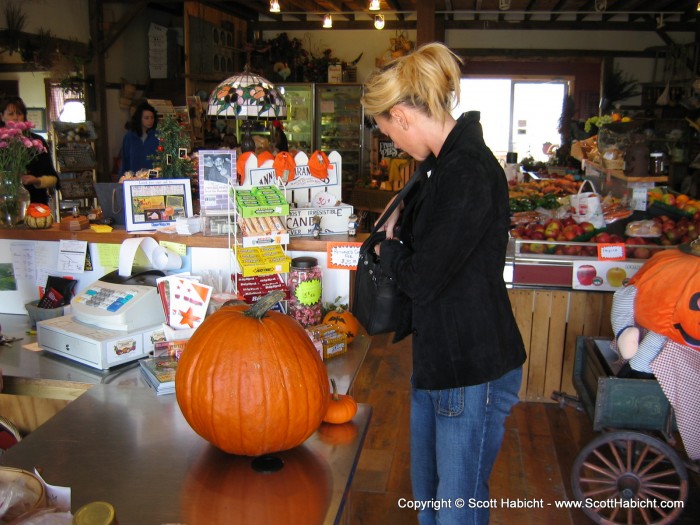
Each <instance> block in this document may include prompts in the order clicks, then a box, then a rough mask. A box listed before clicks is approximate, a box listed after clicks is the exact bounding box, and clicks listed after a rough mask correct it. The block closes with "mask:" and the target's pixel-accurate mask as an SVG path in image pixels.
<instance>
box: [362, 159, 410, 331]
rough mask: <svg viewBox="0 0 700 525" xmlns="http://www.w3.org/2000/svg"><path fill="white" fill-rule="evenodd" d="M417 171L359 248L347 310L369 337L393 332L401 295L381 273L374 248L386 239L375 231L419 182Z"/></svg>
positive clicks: (392, 280)
mask: <svg viewBox="0 0 700 525" xmlns="http://www.w3.org/2000/svg"><path fill="white" fill-rule="evenodd" d="M420 173H421V168H420V167H419V168H418V169H416V172H415V173H414V174H413V176H412V177H411V179H410V180H409V181H408V183H407V184H406V185H405V186H404V187H403V189H402V190H401V191H400V192H399V193H398V194H397V195H396V198H395V199H394V200H393V202H392V203H391V206H389V208H387V209H386V210H385V212H384V213H383V214H382V216H381V217H380V218H379V220H378V221H377V223H376V224H375V226H374V228H373V229H372V233H370V235H369V237H367V239H365V241H364V242H363V243H362V246H361V247H360V256H359V258H358V261H357V271H356V273H355V288H354V295H353V299H352V306H351V308H350V311H351V312H352V314H353V315H354V316H355V317H356V318H357V320H358V321H359V322H360V324H361V325H362V326H364V328H365V330H367V333H368V334H369V335H377V334H385V333H389V332H394V331H395V330H396V328H397V326H398V322H399V318H398V312H399V309H400V307H401V303H402V302H403V301H405V295H404V294H403V292H402V291H401V290H400V289H399V287H398V285H397V284H396V281H395V280H394V279H392V278H391V277H389V276H388V275H386V274H385V273H384V271H382V267H381V264H380V262H379V257H377V254H376V253H375V252H374V247H375V246H376V245H377V244H379V243H380V242H382V241H383V240H384V239H385V238H386V232H384V231H379V229H380V228H381V227H382V226H383V225H384V223H385V222H386V221H387V219H388V218H389V216H390V215H391V214H392V212H393V211H394V210H395V209H396V207H397V206H398V205H399V203H400V202H401V201H402V200H403V199H404V197H405V196H406V195H407V194H408V192H409V191H410V189H411V187H412V186H413V185H414V184H415V183H416V181H417V180H418V179H419V177H420Z"/></svg>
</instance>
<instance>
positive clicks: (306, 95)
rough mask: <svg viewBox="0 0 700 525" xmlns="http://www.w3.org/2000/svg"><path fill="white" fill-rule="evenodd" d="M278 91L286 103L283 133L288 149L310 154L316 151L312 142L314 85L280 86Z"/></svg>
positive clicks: (314, 143) (314, 142)
mask: <svg viewBox="0 0 700 525" xmlns="http://www.w3.org/2000/svg"><path fill="white" fill-rule="evenodd" d="M279 88H280V91H282V93H283V94H284V100H285V102H286V103H287V120H286V121H285V122H284V132H285V134H286V135H287V142H288V143H289V149H292V150H300V151H303V152H305V153H307V154H311V153H312V152H313V151H314V150H315V149H316V140H314V119H315V112H314V84H281V85H280V86H279Z"/></svg>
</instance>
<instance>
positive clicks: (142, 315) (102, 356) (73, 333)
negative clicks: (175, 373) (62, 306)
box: [37, 269, 165, 370]
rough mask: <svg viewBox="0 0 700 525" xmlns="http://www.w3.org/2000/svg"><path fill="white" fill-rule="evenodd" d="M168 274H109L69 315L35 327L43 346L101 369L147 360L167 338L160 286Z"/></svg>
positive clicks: (75, 302) (83, 294)
mask: <svg viewBox="0 0 700 525" xmlns="http://www.w3.org/2000/svg"><path fill="white" fill-rule="evenodd" d="M164 275H165V274H164V273H163V272H162V271H160V270H151V269H147V270H146V269H141V270H136V271H134V273H133V274H131V275H129V276H122V275H120V274H119V271H118V270H115V271H114V272H111V273H109V274H107V275H105V276H104V277H102V278H101V279H99V280H98V281H95V282H94V283H92V284H91V285H90V286H88V287H87V288H86V289H84V290H83V291H82V292H81V293H80V294H78V295H77V296H75V297H74V298H73V299H72V300H71V313H70V314H69V315H64V316H62V317H55V318H53V319H48V320H46V321H39V322H38V323H37V341H38V343H39V346H40V347H41V348H42V349H43V350H45V351H47V352H51V353H54V354H58V355H61V356H63V357H67V358H68V359H72V360H74V361H77V362H79V363H82V364H84V365H87V366H90V367H93V368H97V369H100V370H106V369H109V368H112V367H115V366H117V365H121V364H123V363H128V362H130V361H134V360H135V359H140V358H142V357H145V356H147V355H148V354H149V352H151V351H152V350H153V345H154V343H155V342H156V341H158V340H160V339H162V338H163V337H164V336H163V322H165V314H164V312H163V304H162V302H161V300H160V296H159V295H158V290H157V288H156V280H157V279H158V277H162V276H164Z"/></svg>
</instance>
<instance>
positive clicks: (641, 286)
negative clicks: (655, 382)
mask: <svg viewBox="0 0 700 525" xmlns="http://www.w3.org/2000/svg"><path fill="white" fill-rule="evenodd" d="M630 284H633V285H634V286H636V287H637V296H636V298H635V302H634V317H635V320H636V322H637V323H638V324H639V325H640V326H643V327H644V328H646V329H648V330H651V331H652V332H656V333H658V334H661V335H664V336H666V337H668V338H669V339H671V340H672V341H675V342H676V343H678V344H681V345H687V346H691V347H694V348H700V257H698V256H696V255H691V254H687V253H683V251H681V250H678V249H669V250H663V251H661V252H660V253H656V254H654V256H653V257H651V259H649V260H648V261H647V262H646V263H644V265H643V266H642V267H641V268H640V269H639V271H638V272H637V273H636V274H635V275H634V276H633V277H632V279H631V280H630Z"/></svg>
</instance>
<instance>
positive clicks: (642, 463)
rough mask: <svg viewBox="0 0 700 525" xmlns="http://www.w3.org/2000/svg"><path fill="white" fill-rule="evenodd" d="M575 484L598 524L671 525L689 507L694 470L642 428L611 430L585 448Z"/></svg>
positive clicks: (576, 467) (573, 474) (585, 508)
mask: <svg viewBox="0 0 700 525" xmlns="http://www.w3.org/2000/svg"><path fill="white" fill-rule="evenodd" d="M571 487H572V489H573V492H574V496H575V497H576V498H577V499H578V500H579V501H580V502H582V504H583V505H582V507H581V509H582V510H583V512H584V513H585V514H586V515H587V516H588V517H589V518H591V519H592V520H593V521H594V522H596V523H602V524H605V525H611V524H621V525H637V524H640V525H641V524H644V525H652V524H654V525H667V524H669V523H673V522H674V521H675V520H676V518H678V516H680V515H681V513H682V512H683V508H684V507H685V502H686V499H687V498H688V472H687V471H686V468H685V465H684V464H683V462H682V461H681V459H680V458H679V457H678V454H676V451H675V450H673V449H672V448H671V447H670V446H668V445H667V444H666V443H664V442H663V441H660V440H658V439H656V438H654V437H652V436H650V435H647V434H642V433H640V432H609V433H605V434H601V435H600V436H598V437H596V438H595V439H594V440H592V441H591V442H590V443H588V444H587V445H586V446H585V447H584V448H583V450H581V452H579V454H578V456H577V457H576V461H575V462H574V467H573V470H572V471H571Z"/></svg>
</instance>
